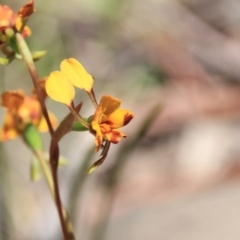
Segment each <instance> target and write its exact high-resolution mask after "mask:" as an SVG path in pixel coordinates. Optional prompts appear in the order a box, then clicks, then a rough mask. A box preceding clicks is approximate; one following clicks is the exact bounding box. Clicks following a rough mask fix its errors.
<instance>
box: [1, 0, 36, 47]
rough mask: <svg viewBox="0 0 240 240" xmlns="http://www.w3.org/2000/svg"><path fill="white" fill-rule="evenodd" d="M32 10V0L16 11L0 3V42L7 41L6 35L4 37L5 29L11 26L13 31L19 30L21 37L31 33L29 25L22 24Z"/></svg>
mask: <svg viewBox="0 0 240 240" xmlns="http://www.w3.org/2000/svg"><path fill="white" fill-rule="evenodd" d="M33 12H34V1H33V0H30V2H29V3H28V4H26V5H24V6H23V7H22V8H21V9H20V10H19V11H18V13H15V12H14V11H13V10H12V9H11V8H10V7H8V6H6V5H4V6H3V5H1V4H0V32H1V33H2V37H1V40H0V44H2V43H3V42H5V41H7V39H6V37H5V39H4V35H5V30H6V29H7V28H11V29H13V30H14V31H18V32H21V33H22V35H23V37H28V36H30V35H31V30H30V28H29V27H27V26H24V25H25V22H26V20H27V18H28V17H29V16H30V15H31V14H32V13H33Z"/></svg>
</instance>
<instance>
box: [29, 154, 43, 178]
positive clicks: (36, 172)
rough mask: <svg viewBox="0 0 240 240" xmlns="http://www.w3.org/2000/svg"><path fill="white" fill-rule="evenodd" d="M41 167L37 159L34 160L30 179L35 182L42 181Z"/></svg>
mask: <svg viewBox="0 0 240 240" xmlns="http://www.w3.org/2000/svg"><path fill="white" fill-rule="evenodd" d="M41 176H42V174H41V166H40V164H39V162H38V160H37V158H36V157H34V158H33V160H32V162H31V167H30V179H31V181H33V182H36V181H38V180H40V179H41Z"/></svg>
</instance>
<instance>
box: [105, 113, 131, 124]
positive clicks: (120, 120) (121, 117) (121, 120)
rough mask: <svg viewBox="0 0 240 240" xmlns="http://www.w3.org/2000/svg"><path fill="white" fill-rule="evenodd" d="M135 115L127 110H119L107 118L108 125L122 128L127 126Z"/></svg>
mask: <svg viewBox="0 0 240 240" xmlns="http://www.w3.org/2000/svg"><path fill="white" fill-rule="evenodd" d="M133 117H134V115H133V113H131V112H130V111H129V110H127V109H117V110H116V111H114V112H113V113H112V114H110V115H108V116H107V119H106V121H105V122H106V123H107V124H109V125H110V126H111V127H112V128H120V127H123V126H125V125H127V124H128V123H129V122H130V121H131V120H132V119H133Z"/></svg>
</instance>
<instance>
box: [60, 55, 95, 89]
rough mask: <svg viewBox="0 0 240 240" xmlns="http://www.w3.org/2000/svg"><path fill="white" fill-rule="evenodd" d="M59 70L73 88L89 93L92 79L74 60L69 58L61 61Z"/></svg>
mask: <svg viewBox="0 0 240 240" xmlns="http://www.w3.org/2000/svg"><path fill="white" fill-rule="evenodd" d="M60 69H61V72H62V73H64V74H65V76H66V77H67V78H68V80H69V81H70V82H71V83H72V84H73V85H74V86H76V87H78V88H80V89H83V90H85V91H87V92H90V91H91V89H92V86H93V78H92V76H91V75H90V74H89V73H88V72H87V71H86V70H85V68H84V67H83V66H82V64H81V63H80V62H78V61H77V60H76V59H74V58H69V59H65V60H63V61H62V62H61V65H60Z"/></svg>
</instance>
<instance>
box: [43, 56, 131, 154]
mask: <svg viewBox="0 0 240 240" xmlns="http://www.w3.org/2000/svg"><path fill="white" fill-rule="evenodd" d="M74 86H75V87H77V88H80V89H82V90H84V91H85V92H86V93H87V94H88V95H89V97H90V99H91V100H92V102H93V104H94V106H95V108H96V110H95V113H94V114H93V117H92V118H91V121H90V123H88V122H84V120H83V118H82V117H81V115H78V116H79V118H78V120H80V122H81V123H82V124H85V126H86V127H87V128H88V130H89V131H90V132H91V133H93V134H94V135H95V143H96V151H98V150H99V149H100V147H101V146H102V144H103V141H108V142H111V143H118V142H119V141H120V140H121V138H123V137H126V135H125V134H124V133H122V132H121V131H120V130H119V128H120V127H123V126H125V125H126V124H128V123H129V122H130V121H131V120H132V118H133V117H134V115H133V113H132V112H130V111H129V110H127V109H120V105H121V101H120V100H119V99H117V98H114V97H112V96H108V95H104V96H102V98H101V100H100V102H99V103H97V101H96V98H95V94H94V92H93V77H92V76H91V75H90V74H89V73H88V72H87V71H86V70H85V68H84V67H83V66H82V64H81V63H80V62H78V61H77V60H76V59H74V58H70V59H65V60H63V61H62V62H61V65H60V71H54V72H52V73H51V74H50V76H49V77H48V79H47V81H46V92H47V94H48V96H49V97H50V98H52V99H54V100H55V101H58V102H61V103H64V104H66V105H67V106H68V107H69V108H70V109H71V110H72V111H74V104H73V100H74V96H75V89H74ZM75 114H78V113H76V112H75Z"/></svg>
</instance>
